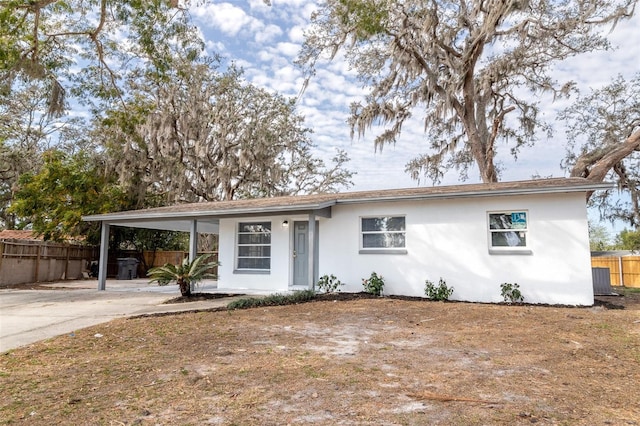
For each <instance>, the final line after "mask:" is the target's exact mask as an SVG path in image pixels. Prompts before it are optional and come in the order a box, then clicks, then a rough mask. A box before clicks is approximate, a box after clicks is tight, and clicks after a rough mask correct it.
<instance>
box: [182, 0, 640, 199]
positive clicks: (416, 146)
mask: <svg viewBox="0 0 640 426" xmlns="http://www.w3.org/2000/svg"><path fill="white" fill-rule="evenodd" d="M317 3H318V2H317V1H313V0H272V6H266V5H265V4H264V2H263V1H262V0H227V1H223V0H221V1H218V0H215V1H210V2H207V4H206V5H204V6H200V7H197V8H194V9H193V10H192V16H193V18H194V19H195V20H196V22H197V23H198V25H199V26H200V27H201V29H202V31H203V37H204V38H205V39H206V41H207V49H208V50H209V51H210V52H218V53H220V54H222V55H223V56H224V57H225V58H227V59H228V60H233V61H234V62H236V64H238V65H240V66H242V67H243V68H244V70H245V78H246V79H247V80H248V81H250V82H252V83H254V84H255V85H257V86H260V87H263V88H267V89H270V90H274V91H277V92H279V93H281V94H283V95H285V96H291V97H295V96H298V95H299V93H300V89H301V87H302V83H303V76H302V73H301V71H300V70H299V69H298V68H297V67H296V65H295V64H294V60H295V58H296V56H297V54H298V52H299V50H300V47H301V45H302V43H303V41H304V31H305V28H306V27H307V26H308V25H309V20H310V19H309V18H310V16H311V13H312V12H313V11H314V10H315V9H316V7H317V6H316V5H317ZM609 38H610V40H611V41H612V43H613V45H614V46H618V47H617V49H616V50H615V51H609V52H599V53H597V54H585V55H581V56H579V57H575V58H572V59H570V60H569V61H566V62H565V63H562V64H559V65H558V66H557V67H556V70H555V72H554V75H555V76H556V77H557V79H558V80H559V81H565V80H569V79H571V80H574V81H576V82H577V83H578V87H579V89H580V90H581V91H583V93H587V92H588V91H589V89H590V88H593V89H595V88H599V87H601V86H603V85H605V84H607V83H609V82H610V81H611V79H612V78H613V77H615V76H616V75H618V74H622V75H623V76H625V77H626V78H629V77H631V76H632V75H633V74H634V73H636V72H638V71H640V59H639V58H638V56H637V52H638V45H640V16H639V15H636V16H635V17H634V18H633V19H632V20H631V21H625V22H621V23H619V24H618V26H617V27H616V28H615V29H614V31H613V32H611V33H610V36H609ZM354 76H355V74H354V73H353V72H352V71H351V70H350V69H349V68H348V66H347V64H346V63H345V62H344V61H341V60H340V59H337V60H334V61H332V62H326V63H324V64H322V65H321V66H320V67H319V69H318V73H317V75H316V77H315V78H314V79H313V80H312V81H311V84H310V85H309V87H308V88H307V90H306V91H305V92H304V94H303V95H302V97H301V98H300V99H299V100H298V111H299V112H300V113H301V114H302V115H304V116H305V118H306V125H307V126H308V127H310V128H312V129H313V132H314V134H313V140H314V142H315V143H316V145H317V154H318V155H319V156H321V157H322V158H325V159H329V158H331V156H332V155H333V153H334V152H335V149H336V148H341V149H344V150H346V151H347V152H348V154H349V156H350V157H351V159H352V160H351V162H350V164H349V168H350V169H352V170H353V171H355V172H357V174H356V175H355V176H354V183H355V187H354V188H352V189H355V190H365V189H382V188H400V187H412V186H416V185H417V184H418V183H417V182H416V181H413V180H411V179H410V178H409V176H408V175H407V174H406V173H405V172H404V169H405V164H406V163H407V162H408V161H409V160H410V159H412V158H414V157H415V156H417V155H418V154H420V153H424V152H426V147H427V142H426V140H425V137H424V133H423V126H422V124H421V123H420V114H419V112H416V114H414V118H415V119H414V120H413V122H411V123H410V124H409V125H407V126H405V127H403V133H402V135H401V138H400V139H399V141H398V143H397V144H396V145H395V146H387V147H385V148H384V150H383V152H378V153H376V152H375V151H374V147H373V138H374V136H375V130H373V131H372V132H369V133H368V134H367V136H366V137H365V138H363V139H360V140H357V139H356V140H353V141H352V140H351V138H350V129H349V127H348V125H347V124H346V119H347V117H348V112H349V104H350V103H351V102H353V101H357V100H360V99H362V97H363V96H364V95H365V94H366V89H365V88H362V87H361V86H360V85H359V83H358V82H356V81H355V79H354ZM569 103H570V101H561V102H552V98H551V95H549V97H548V99H545V98H544V97H543V98H541V107H542V110H543V114H544V116H545V117H547V118H548V120H549V121H550V122H552V123H553V124H554V126H555V127H556V132H555V135H554V138H553V139H552V140H547V138H546V136H541V138H540V141H539V143H538V144H537V145H536V146H535V147H533V148H525V149H524V150H523V151H522V152H521V154H520V156H519V158H518V160H517V161H514V160H513V159H512V158H511V157H510V156H509V154H508V148H506V147H505V146H502V147H501V148H502V149H501V150H500V147H499V161H501V162H502V163H503V166H504V172H503V174H502V180H518V179H529V178H531V176H532V175H534V174H538V175H541V176H554V177H561V176H564V172H563V171H562V170H561V168H560V160H561V158H562V155H563V152H564V140H565V135H564V131H563V130H562V125H561V123H558V122H555V116H556V114H557V112H558V111H559V110H561V109H563V108H564V107H566V106H568V105H569ZM477 181H478V177H477V172H476V171H471V172H470V173H469V180H468V181H467V182H477ZM453 183H458V175H457V173H456V172H451V173H449V174H447V175H446V176H445V179H444V180H443V184H453ZM420 184H421V185H431V182H429V181H422V182H421V183H420Z"/></svg>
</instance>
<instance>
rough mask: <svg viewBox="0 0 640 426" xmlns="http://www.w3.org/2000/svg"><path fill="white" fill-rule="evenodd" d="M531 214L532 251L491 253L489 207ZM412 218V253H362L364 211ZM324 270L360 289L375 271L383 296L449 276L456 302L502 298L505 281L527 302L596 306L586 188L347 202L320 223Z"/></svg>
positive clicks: (414, 290)
mask: <svg viewBox="0 0 640 426" xmlns="http://www.w3.org/2000/svg"><path fill="white" fill-rule="evenodd" d="M496 210H507V211H523V210H526V211H527V212H528V227H529V232H528V236H527V240H528V248H529V249H530V250H531V251H532V254H529V255H522V254H518V255H515V254H489V240H488V239H489V235H488V217H487V212H488V211H496ZM376 215H379V216H394V215H405V217H406V228H407V230H406V249H407V254H358V252H359V238H360V235H359V232H360V217H361V216H376ZM319 251H320V259H319V273H320V276H322V275H324V274H334V275H336V277H337V278H338V279H339V280H341V281H342V282H346V283H347V285H346V286H345V287H343V291H349V292H357V291H362V290H363V287H362V279H363V278H368V277H369V276H370V274H371V272H372V271H375V272H376V273H378V274H379V275H382V276H383V277H384V279H385V288H384V294H387V295H390V294H395V295H408V296H422V297H424V286H425V280H426V279H429V280H430V281H432V282H433V283H434V284H436V285H437V284H438V281H439V279H440V277H442V278H444V280H445V281H446V283H447V285H448V286H449V287H454V289H455V291H454V293H453V295H452V297H451V299H452V300H465V301H472V302H502V297H501V295H500V284H501V283H504V282H509V283H518V284H519V285H520V290H521V292H522V294H523V296H524V298H525V302H529V303H548V304H569V305H592V304H593V285H592V278H591V262H590V252H589V241H588V229H587V214H586V207H585V196H584V194H583V193H570V194H553V195H536V196H509V197H499V198H498V197H496V198H466V199H451V200H431V201H421V202H394V203H369V204H360V205H342V206H336V207H334V209H333V214H332V218H331V219H328V220H324V221H323V222H321V226H320V250H319Z"/></svg>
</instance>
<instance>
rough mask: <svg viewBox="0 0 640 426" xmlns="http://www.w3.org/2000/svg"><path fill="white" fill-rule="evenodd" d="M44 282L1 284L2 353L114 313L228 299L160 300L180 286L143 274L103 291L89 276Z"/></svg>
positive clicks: (205, 288) (208, 288)
mask: <svg viewBox="0 0 640 426" xmlns="http://www.w3.org/2000/svg"><path fill="white" fill-rule="evenodd" d="M44 285H46V286H47V287H51V288H52V289H51V290H18V289H0V352H6V351H8V350H10V349H14V348H17V347H19V346H24V345H28V344H30V343H33V342H37V341H39V340H44V339H48V338H51V337H55V336H58V335H62V334H66V333H72V332H74V331H75V330H78V329H81V328H85V327H89V326H92V325H95V324H99V323H103V322H107V321H110V320H112V319H115V318H122V317H127V316H135V315H143V314H152V313H162V312H180V311H190V310H199V309H210V308H214V307H218V306H226V305H227V304H228V303H229V302H230V301H231V299H230V298H221V299H213V300H207V301H202V302H190V303H177V304H163V302H165V301H167V300H169V299H173V298H175V297H178V296H179V295H180V291H179V289H178V286H177V285H170V286H164V287H159V286H157V285H149V284H148V280H146V279H145V280H127V281H117V280H109V281H107V285H106V288H107V289H106V291H98V290H97V282H96V281H93V280H87V281H68V282H62V283H56V284H44ZM197 291H198V292H216V291H217V289H216V286H215V282H206V283H203V284H201V285H200V286H199V287H198V289H197ZM225 292H228V290H226V291H225ZM239 292H242V293H249V294H256V292H251V291H246V292H245V291H243V290H239V291H237V292H235V293H239Z"/></svg>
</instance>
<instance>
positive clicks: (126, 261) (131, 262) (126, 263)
mask: <svg viewBox="0 0 640 426" xmlns="http://www.w3.org/2000/svg"><path fill="white" fill-rule="evenodd" d="M138 263H139V262H138V259H136V258H135V257H121V258H118V276H117V279H119V280H132V279H134V278H138Z"/></svg>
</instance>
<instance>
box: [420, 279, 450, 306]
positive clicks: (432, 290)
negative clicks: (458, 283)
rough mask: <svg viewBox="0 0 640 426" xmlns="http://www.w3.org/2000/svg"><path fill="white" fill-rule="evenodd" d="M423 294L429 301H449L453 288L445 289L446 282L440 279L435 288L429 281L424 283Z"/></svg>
mask: <svg viewBox="0 0 640 426" xmlns="http://www.w3.org/2000/svg"><path fill="white" fill-rule="evenodd" d="M424 294H426V295H427V298H428V299H431V300H443V301H444V300H449V297H451V295H452V294H453V287H447V282H446V281H445V280H443V279H442V278H440V281H439V282H438V286H435V285H434V284H433V283H432V282H431V281H429V280H426V281H425V287H424Z"/></svg>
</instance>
